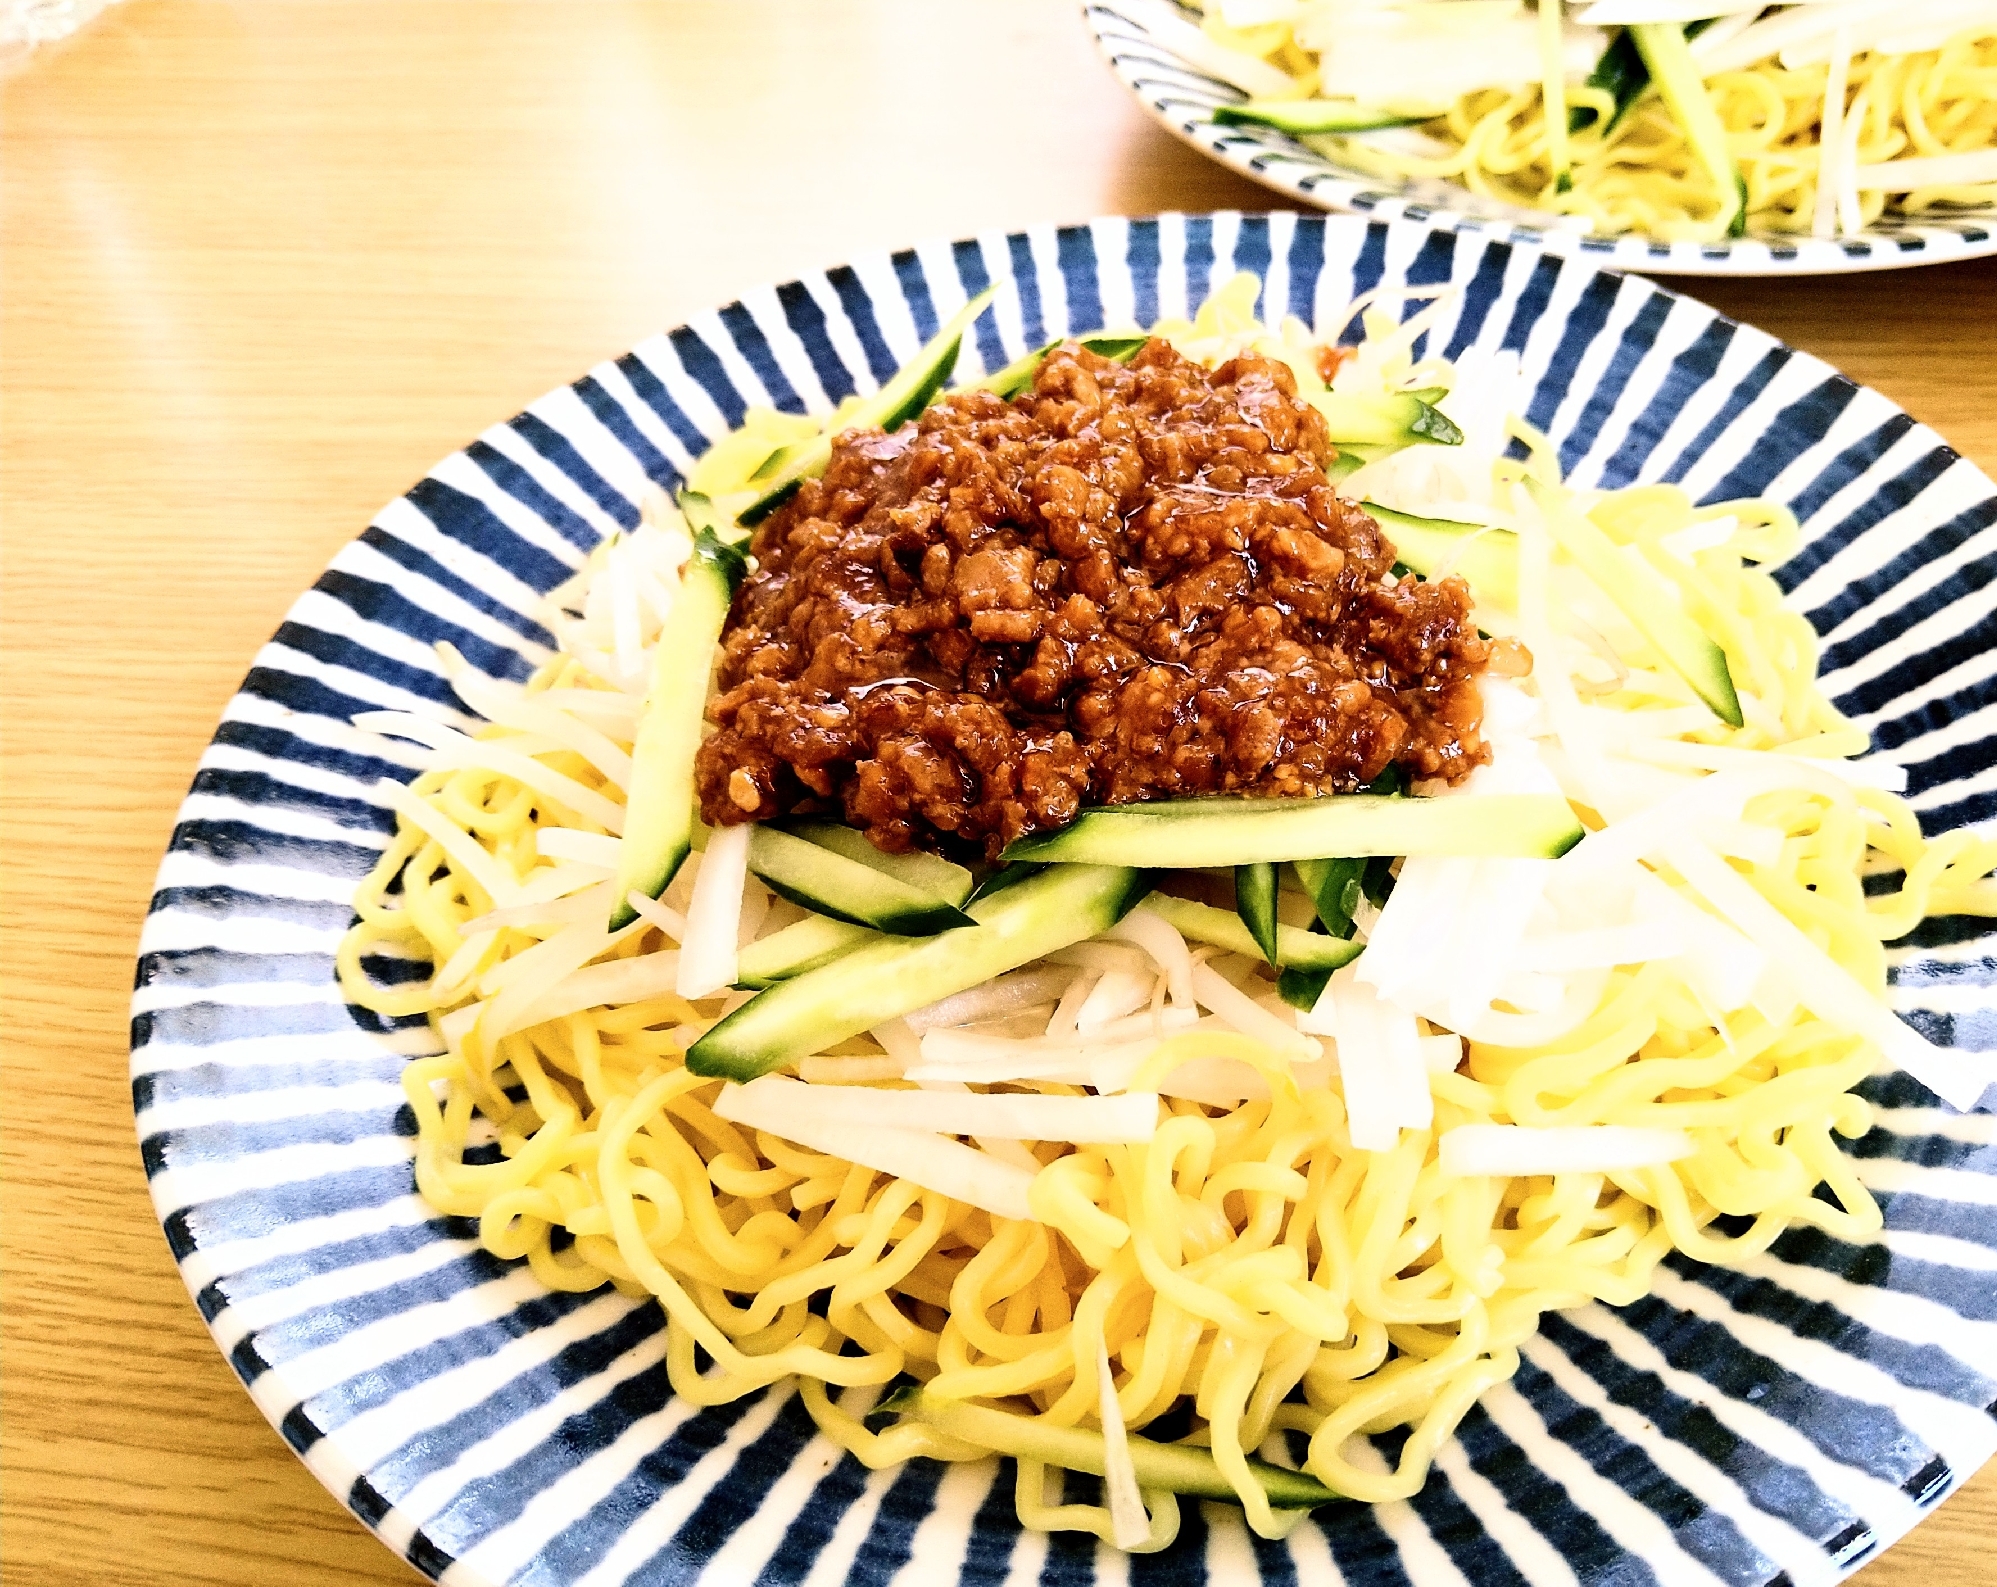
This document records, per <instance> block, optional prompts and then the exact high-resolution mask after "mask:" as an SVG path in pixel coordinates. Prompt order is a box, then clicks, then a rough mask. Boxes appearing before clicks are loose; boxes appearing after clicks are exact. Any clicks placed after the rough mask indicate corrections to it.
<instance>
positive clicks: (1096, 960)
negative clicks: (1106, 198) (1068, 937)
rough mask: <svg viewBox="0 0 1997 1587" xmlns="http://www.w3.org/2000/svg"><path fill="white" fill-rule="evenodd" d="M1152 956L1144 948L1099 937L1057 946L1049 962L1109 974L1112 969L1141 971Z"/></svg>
mask: <svg viewBox="0 0 1997 1587" xmlns="http://www.w3.org/2000/svg"><path fill="white" fill-rule="evenodd" d="M1150 957H1151V956H1150V955H1149V954H1147V953H1146V952H1145V951H1144V950H1143V949H1142V948H1138V947H1133V946H1131V945H1129V944H1127V943H1121V942H1104V941H1103V940H1102V939H1101V938H1100V937H1098V938H1095V939H1092V940H1091V941H1088V942H1071V943H1069V944H1068V946H1067V947H1065V948H1057V949H1056V950H1055V951H1054V952H1052V953H1050V954H1048V955H1047V962H1048V963H1049V964H1073V965H1078V966H1079V967H1081V968H1082V969H1084V970H1100V971H1102V972H1103V973H1104V974H1108V973H1109V972H1110V971H1111V970H1131V971H1137V972H1141V971H1142V970H1143V969H1144V967H1145V965H1146V964H1147V963H1149V962H1150Z"/></svg>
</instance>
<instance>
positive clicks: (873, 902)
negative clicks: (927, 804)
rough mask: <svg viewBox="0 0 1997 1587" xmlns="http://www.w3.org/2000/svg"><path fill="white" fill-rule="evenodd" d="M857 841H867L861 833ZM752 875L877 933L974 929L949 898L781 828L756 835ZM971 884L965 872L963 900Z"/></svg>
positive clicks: (752, 837)
mask: <svg viewBox="0 0 1997 1587" xmlns="http://www.w3.org/2000/svg"><path fill="white" fill-rule="evenodd" d="M854 836H856V837H859V839H860V841H861V842H862V843H865V842H866V841H867V840H866V838H865V837H864V836H863V835H861V834H859V833H855V834H854ZM749 869H750V870H752V871H754V872H755V873H756V874H757V875H758V876H760V877H761V878H762V879H763V880H764V881H765V882H767V883H769V885H770V886H771V888H773V889H774V890H775V891H776V892H777V893H778V894H780V895H781V896H783V897H785V898H788V899H789V900H790V901H791V902H792V903H794V904H801V905H803V906H804V907H805V908H806V909H809V910H813V911H815V912H816V913H818V914H821V915H829V916H831V917H832V918H833V919H834V920H844V921H849V922H851V923H852V924H853V925H856V926H871V927H873V928H874V930H876V931H889V932H893V933H894V934H895V935H897V936H902V937H925V936H929V935H932V934H933V933H935V932H938V931H948V930H950V929H951V927H953V926H968V925H969V924H970V923H971V919H970V916H968V915H966V914H965V913H964V912H963V911H962V910H961V909H959V908H957V906H956V903H955V902H954V901H953V900H952V899H950V898H948V897H945V896H943V895H941V894H938V893H935V892H931V891H928V890H927V889H924V888H920V887H914V886H911V885H910V884H909V883H908V882H906V881H903V880H902V879H901V878H899V877H896V876H891V875H889V874H888V873H887V872H886V871H884V870H877V869H876V868H875V867H873V866H871V865H866V864H863V863H861V862H860V861H859V860H857V859H848V858H847V857H846V856H845V855H844V854H840V853H837V852H836V851H834V850H832V849H830V848H825V847H821V846H820V845H819V844H817V843H813V842H809V841H807V840H806V839H805V838H803V837H798V836H793V835H792V834H791V833H788V832H785V831H783V830H782V829H781V828H778V827H767V826H759V827H757V828H756V829H755V831H754V832H752V833H751V834H750V836H749ZM952 869H956V867H952ZM970 881H971V877H970V873H969V872H968V871H967V872H964V885H963V887H962V888H961V889H957V890H956V892H957V897H958V898H962V897H963V896H964V894H965V893H967V892H969V891H970Z"/></svg>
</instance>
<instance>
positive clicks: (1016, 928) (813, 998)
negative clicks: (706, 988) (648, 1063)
mask: <svg viewBox="0 0 1997 1587" xmlns="http://www.w3.org/2000/svg"><path fill="white" fill-rule="evenodd" d="M1149 885H1150V884H1149V882H1148V881H1147V879H1146V877H1145V874H1144V873H1143V872H1142V871H1140V870H1138V869H1137V868H1136V867H1134V866H1129V867H1125V866H1094V865H1063V866H1059V867H1056V868H1053V869H1050V870H1046V871H1043V872H1041V873H1040V874H1039V875H1038V876H1032V877H1028V878H1027V879H1026V880H1025V881H1023V882H1020V883H1017V884H1016V885H1014V886H1012V887H1008V888H1006V889H1005V890H1004V891H1003V892H1000V893H994V894H993V895H992V896H990V897H989V898H983V899H980V900H978V901H977V902H976V903H974V904H972V905H971V909H970V914H971V918H972V919H973V920H975V921H976V922H977V924H976V925H974V926H963V927H959V928H958V929H957V930H955V931H945V932H942V933H940V934H939V935H937V936H934V937H889V938H883V939H881V940H880V941H877V942H873V943H869V944H868V945H866V946H865V947H860V948H856V949H854V950H853V951H852V952H851V953H848V954H844V955H842V956H841V957H839V958H837V959H835V960H833V961H832V962H831V963H829V964H826V965H823V966H821V967H820V968H818V969H816V970H808V971H806V972H805V973H804V974H802V975H799V976H797V977H795V978H793V979H791V980H788V981H783V982H780V983H779V984H778V985H776V986H773V987H771V988H770V989H769V990H768V991H766V992H761V993H759V994H758V995H757V996H755V997H753V998H751V999H750V1000H749V1001H748V1002H747V1003H744V1004H743V1005H742V1006H741V1007H740V1008H738V1009H737V1010H736V1011H735V1012H734V1013H733V1014H730V1015H729V1016H728V1017H727V1018H726V1019H724V1020H722V1021H721V1022H720V1024H718V1025H716V1026H714V1027H713V1029H711V1030H709V1031H708V1033H707V1034H706V1035H705V1036H703V1037H701V1038H700V1040H699V1041H697V1042H695V1043H694V1044H693V1046H691V1047H690V1048H688V1049H687V1055H686V1066H687V1068H689V1069H691V1070H692V1071H693V1072H694V1073H695V1074H697V1075H718V1076H721V1077H723V1078H725V1079H729V1080H753V1079H755V1077H756V1076H757V1075H761V1074H768V1073H769V1072H770V1071H771V1070H772V1069H778V1068H781V1067H782V1066H783V1065H785V1064H787V1063H790V1062H792V1061H793V1060H794V1059H798V1058H802V1057H804V1056H806V1055H807V1054H809V1053H814V1052H820V1051H822V1050H823V1049H825V1048H826V1047H829V1046H831V1045H832V1044H833V1043H834V1042H841V1041H844V1040H845V1039H846V1038H847V1037H849V1036H857V1035H858V1034H859V1033H860V1032H861V1031H863V1030H870V1029H872V1028H873V1027H874V1026H876V1025H878V1024H880V1023H881V1022H882V1021H884V1020H890V1019H894V1018H896V1017H898V1016H900V1015H902V1014H907V1013H909V1012H911V1011H912V1010H914V1009H918V1008H921V1007H923V1006H924V1005H925V1004H928V1003H933V1002H935V1001H936V1000H937V999H938V998H943V997H948V996H949V995H950V994H951V993H952V992H961V991H963V990H964V989H965V988H966V987H971V986H976V985H978V984H979V983H980V982H981V981H989V980H990V979H991V978H992V977H993V976H995V975H1003V974H1004V973H1005V972H1006V971H1007V970H1014V969H1017V968H1018V967H1019V966H1020V965H1022V964H1026V963H1028V962H1029V961H1031V960H1033V959H1038V958H1040V957H1042V956H1043V955H1045V954H1049V953H1052V952H1054V951H1055V949H1057V948H1065V947H1067V946H1068V945H1069V944H1070V943H1075V942H1080V941H1081V940H1082V939H1083V938H1085V937H1093V936H1095V935H1096V934H1097V933H1098V932H1103V931H1107V930H1108V929H1109V928H1110V927H1111V926H1113V925H1115V924H1116V923H1117V922H1118V921H1119V920H1121V919H1122V918H1123V917H1124V915H1125V914H1127V913H1128V912H1129V910H1130V908H1131V906H1132V905H1133V904H1135V903H1136V902H1137V900H1138V899H1139V898H1140V897H1142V896H1143V895H1144V893H1145V892H1146V891H1147V890H1148V888H1149Z"/></svg>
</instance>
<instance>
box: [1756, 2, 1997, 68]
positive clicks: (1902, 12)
mask: <svg viewBox="0 0 1997 1587" xmlns="http://www.w3.org/2000/svg"><path fill="white" fill-rule="evenodd" d="M1817 9H1820V10H1823V11H1831V12H1835V13H1839V14H1840V20H1841V21H1842V23H1843V25H1844V28H1845V31H1847V32H1848V33H1849V34H1850V36H1851V48H1852V52H1853V53H1854V54H1857V53H1859V52H1861V51H1864V50H1879V51H1884V52H1888V53H1896V54H1904V53H1911V52H1914V51H1919V50H1936V49H1940V48H1941V47H1942V45H1944V44H1946V43H1947V42H1948V41H1949V39H1950V38H1952V37H1953V36H1954V35H1955V34H1956V33H1958V32H1960V31H1961V30H1962V29H1963V28H1965V27H1972V26H1977V25H1980V24H1987V23H1988V22H1989V20H1990V5H1989V0H1898V3H1895V0H1878V3H1875V4H1872V5H1853V6H1850V7H1843V6H1837V7H1833V6H1822V7H1819V8H1817ZM1836 32H1837V30H1836V28H1831V29H1824V28H1822V27H1819V28H1818V29H1817V30H1815V31H1814V32H1813V33H1810V34H1809V35H1807V36H1805V37H1800V38H1798V39H1796V40H1794V41H1793V42H1791V43H1789V44H1785V45H1784V46H1783V47H1782V49H1781V51H1780V52H1779V54H1778V59H1779V60H1780V61H1781V63H1782V69H1783V70H1784V71H1786V72H1794V71H1802V70H1806V69H1807V68H1809V67H1812V66H1821V65H1823V64H1824V62H1826V61H1828V60H1830V59H1832V58H1833V52H1834V50H1835V49H1836V47H1837V45H1836Z"/></svg>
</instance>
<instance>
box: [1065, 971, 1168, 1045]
mask: <svg viewBox="0 0 1997 1587" xmlns="http://www.w3.org/2000/svg"><path fill="white" fill-rule="evenodd" d="M1157 985H1158V977H1157V976H1156V975H1155V974H1153V973H1152V971H1151V968H1150V966H1149V965H1147V966H1145V968H1143V969H1142V970H1111V971H1110V972H1108V973H1107V974H1106V975H1104V976H1103V978H1102V979H1101V980H1100V981H1098V982H1096V984H1095V986H1094V988H1093V989H1092V990H1091V991H1090V992H1089V995H1088V997H1087V998H1086V999H1085V1000H1084V1001H1083V1003H1082V1006H1081V1007H1080V1008H1079V1009H1077V1010H1076V1011H1075V1029H1076V1030H1078V1031H1080V1032H1081V1033H1082V1034H1083V1035H1084V1036H1090V1035H1094V1034H1095V1033H1096V1032H1097V1031H1099V1030H1101V1029H1102V1028H1103V1026H1105V1025H1109V1024H1113V1023H1114V1022H1115V1021H1117V1020H1120V1019H1122V1018H1123V1017H1124V1016H1125V1015H1126V1014H1134V1013H1136V1012H1137V1010H1139V1009H1140V1008H1144V1007H1146V1006H1148V1005H1149V1004H1150V1002H1151V993H1152V990H1153V989H1154V988H1155V987H1156V986H1157Z"/></svg>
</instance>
